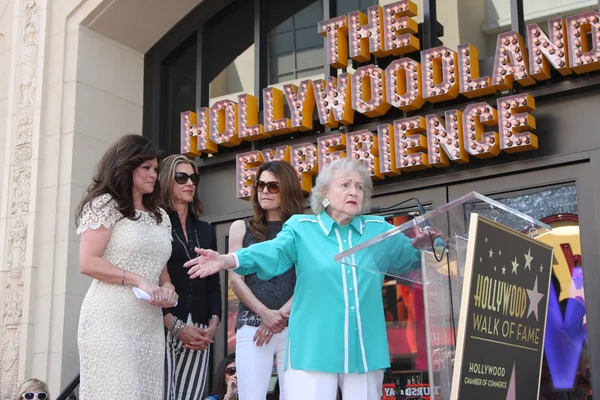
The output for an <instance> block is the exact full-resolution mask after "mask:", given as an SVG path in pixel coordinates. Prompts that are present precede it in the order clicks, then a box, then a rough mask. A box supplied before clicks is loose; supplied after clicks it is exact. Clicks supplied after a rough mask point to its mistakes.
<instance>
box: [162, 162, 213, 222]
mask: <svg viewBox="0 0 600 400" xmlns="http://www.w3.org/2000/svg"><path fill="white" fill-rule="evenodd" d="M182 163H183V164H189V165H191V167H192V170H193V171H194V173H195V174H197V173H198V167H196V164H194V162H193V161H192V160H190V159H189V158H187V157H186V156H184V155H183V154H173V155H170V156H169V157H167V158H165V159H164V160H162V161H161V163H160V168H159V173H158V180H159V182H160V204H161V206H162V207H163V208H165V209H167V210H169V211H173V210H174V208H173V190H172V189H173V182H175V169H176V168H177V165H179V164H182ZM189 209H190V212H191V213H192V215H194V216H195V217H196V218H197V217H198V216H199V215H200V214H202V212H203V211H204V208H203V207H202V203H201V202H200V196H198V188H196V190H195V191H194V197H193V200H192V202H191V203H190V207H189Z"/></svg>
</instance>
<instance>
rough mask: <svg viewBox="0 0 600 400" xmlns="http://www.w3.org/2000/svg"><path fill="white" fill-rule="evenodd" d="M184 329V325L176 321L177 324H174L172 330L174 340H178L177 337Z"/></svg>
mask: <svg viewBox="0 0 600 400" xmlns="http://www.w3.org/2000/svg"><path fill="white" fill-rule="evenodd" d="M184 328H185V323H184V322H183V321H182V320H180V319H178V320H177V323H176V324H175V328H173V336H174V337H175V338H177V339H179V336H180V335H181V333H182V332H183V329H184Z"/></svg>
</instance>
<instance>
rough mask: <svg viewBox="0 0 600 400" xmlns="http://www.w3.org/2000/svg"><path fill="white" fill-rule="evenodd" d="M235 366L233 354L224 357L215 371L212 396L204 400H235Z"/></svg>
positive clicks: (236, 391)
mask: <svg viewBox="0 0 600 400" xmlns="http://www.w3.org/2000/svg"><path fill="white" fill-rule="evenodd" d="M236 372H237V371H236V366H235V353H231V354H229V355H227V356H225V357H224V358H223V359H222V360H221V362H220V363H219V365H218V366H217V370H216V371H215V379H214V381H213V394H212V395H210V396H208V397H207V398H206V399H205V400H236V399H238V384H237V376H236Z"/></svg>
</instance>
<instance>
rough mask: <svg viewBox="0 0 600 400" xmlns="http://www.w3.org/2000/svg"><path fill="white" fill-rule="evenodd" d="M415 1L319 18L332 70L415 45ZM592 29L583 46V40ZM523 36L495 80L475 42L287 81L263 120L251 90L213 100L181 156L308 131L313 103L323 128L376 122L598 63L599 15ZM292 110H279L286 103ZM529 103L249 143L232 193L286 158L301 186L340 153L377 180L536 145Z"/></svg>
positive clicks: (507, 100)
mask: <svg viewBox="0 0 600 400" xmlns="http://www.w3.org/2000/svg"><path fill="white" fill-rule="evenodd" d="M416 15H417V7H416V5H415V3H413V2H412V1H410V0H401V1H398V2H395V3H392V4H389V5H385V6H373V7H369V9H368V11H367V14H366V15H365V14H364V13H362V12H360V11H353V12H351V13H349V14H348V15H343V16H339V17H336V18H332V19H330V20H327V21H322V22H320V23H319V24H318V30H319V32H320V33H321V34H322V35H323V36H324V38H325V53H326V58H327V62H328V64H329V65H331V66H332V67H335V68H345V67H347V66H348V59H349V58H351V59H353V60H356V61H359V62H366V61H368V60H369V59H370V54H374V55H376V56H377V57H386V56H398V57H400V56H402V55H405V54H408V53H412V52H415V51H418V50H419V48H420V43H419V39H418V38H417V37H416V36H415V34H416V33H417V23H416V22H415V20H414V19H413V18H414V17H415V16H416ZM588 34H590V36H591V41H590V40H589V36H588ZM527 41H528V43H529V48H527V47H526V46H525V41H524V38H523V37H522V36H521V35H520V34H519V33H517V32H514V31H511V32H505V33H501V34H499V35H498V38H497V43H496V53H495V60H494V70H493V73H492V76H491V77H490V76H480V73H479V58H478V52H477V48H476V47H475V46H473V45H472V44H470V43H463V44H460V45H459V46H457V48H456V50H454V49H450V48H448V47H445V46H439V47H436V48H433V49H427V50H422V51H421V53H420V60H421V62H418V61H415V60H413V59H412V58H407V57H403V58H399V59H396V60H394V61H392V62H391V63H390V64H389V65H388V66H387V67H386V68H385V69H382V68H380V67H379V66H377V65H375V64H370V65H366V66H362V67H360V68H358V69H357V70H356V71H355V72H354V73H343V74H339V75H338V76H337V77H328V78H327V79H326V80H324V79H317V80H310V79H307V80H304V81H302V82H300V84H299V85H294V84H286V85H284V86H283V90H280V89H277V88H274V87H269V88H264V89H263V93H262V96H263V104H264V109H263V110H262V114H263V121H264V123H263V124H260V123H259V118H258V115H259V114H258V113H259V109H258V99H257V98H256V97H255V96H252V95H250V94H242V95H240V96H238V99H237V100H238V101H237V102H235V101H233V100H221V101H218V102H216V103H215V104H213V105H212V106H211V107H201V108H199V109H198V110H196V112H192V111H186V112H183V113H181V153H183V154H186V155H188V156H190V157H195V156H198V155H201V154H202V153H216V152H218V150H219V146H225V147H234V146H237V145H239V144H240V143H241V141H242V140H244V141H255V140H261V139H264V138H267V137H272V136H277V135H285V134H289V133H291V132H298V131H300V132H303V131H311V130H312V129H313V118H312V116H313V111H314V109H315V107H316V109H317V114H318V118H319V123H320V124H322V125H324V126H326V127H330V128H337V127H339V125H340V124H342V125H352V124H353V121H354V114H355V113H360V114H363V115H366V116H368V117H378V116H382V115H385V113H386V112H387V111H388V110H389V109H390V108H392V107H394V108H397V109H400V110H402V111H414V110H418V109H420V108H421V107H422V106H423V105H424V104H425V102H429V103H437V102H441V101H445V100H450V99H456V98H457V97H458V96H465V97H467V98H469V99H472V98H476V97H479V96H484V95H487V94H491V93H494V92H498V91H503V90H507V89H511V88H512V87H513V86H514V82H518V83H519V84H520V85H522V86H530V85H533V84H535V83H536V82H537V81H541V80H546V79H549V78H550V69H551V68H554V69H555V70H556V71H558V72H560V73H561V74H562V75H567V74H571V73H573V72H574V73H577V74H579V73H584V72H589V71H593V70H598V69H600V14H599V13H598V12H595V11H589V12H583V13H580V14H577V15H573V16H571V17H568V18H566V19H564V18H561V17H559V18H554V19H551V20H549V21H548V34H546V33H545V32H544V31H543V30H542V29H541V28H540V26H539V25H538V24H529V25H528V26H527ZM285 105H287V107H288V108H289V111H290V112H289V115H288V116H286V114H285V111H284V107H285ZM533 110H535V99H534V98H533V96H531V95H530V94H526V93H525V94H519V95H513V96H507V97H501V98H498V99H497V103H496V104H495V105H490V104H489V103H488V102H486V101H482V102H478V103H475V104H470V105H468V106H467V107H466V108H464V109H462V110H458V109H455V110H449V111H446V112H445V113H444V115H443V116H441V115H436V114H427V115H416V116H411V117H408V118H402V119H399V120H396V121H393V122H391V123H385V124H382V125H379V126H378V127H377V132H371V131H368V130H359V131H356V132H350V133H333V134H329V135H326V136H322V137H319V138H318V140H317V143H316V144H315V143H310V142H308V143H302V144H298V145H293V146H280V147H278V148H276V149H268V150H255V151H250V152H245V153H241V154H238V155H237V156H236V178H237V179H236V185H237V188H236V189H237V190H236V193H237V197H238V198H244V199H247V198H248V197H249V195H250V191H251V184H252V180H253V179H254V174H255V171H256V168H257V166H258V165H260V164H261V163H262V162H264V161H271V160H283V161H286V162H289V163H290V164H291V165H292V166H293V167H294V168H295V169H296V171H298V176H299V179H300V181H301V182H302V188H303V190H304V191H305V192H308V191H310V189H311V184H312V176H313V175H315V174H316V173H317V172H318V170H319V168H321V167H323V165H325V164H328V163H330V162H331V161H332V160H334V159H336V158H340V157H353V158H355V159H357V160H360V161H362V162H364V163H365V165H366V166H367V168H368V169H369V172H370V174H371V175H372V176H373V178H374V179H382V178H385V177H386V176H393V175H399V174H401V173H402V172H408V171H414V170H420V169H425V168H431V167H435V168H443V167H447V166H448V165H450V162H453V163H459V164H460V163H468V162H469V157H471V156H472V157H477V158H489V157H495V156H497V155H498V154H499V153H500V152H501V151H503V152H507V153H513V152H520V151H529V150H534V149H537V148H538V137H537V135H535V134H534V133H533V132H532V131H533V130H535V117H534V116H533V115H531V114H530V113H529V112H530V111H533Z"/></svg>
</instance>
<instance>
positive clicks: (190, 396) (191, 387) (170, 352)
mask: <svg viewBox="0 0 600 400" xmlns="http://www.w3.org/2000/svg"><path fill="white" fill-rule="evenodd" d="M188 325H194V326H196V327H200V328H203V329H206V328H207V326H206V325H201V324H196V323H193V324H192V323H191V321H188ZM165 331H166V342H167V346H166V352H165V396H164V397H165V400H200V399H203V398H204V397H202V396H203V394H204V388H205V386H206V375H207V372H208V361H209V357H210V356H209V354H210V348H208V349H207V350H188V349H186V348H185V347H184V344H183V342H182V341H181V340H179V339H177V338H175V337H173V335H172V334H171V331H169V330H168V329H166V330H165Z"/></svg>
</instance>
